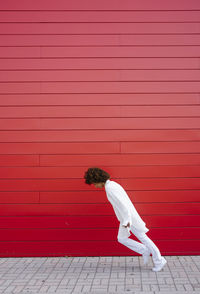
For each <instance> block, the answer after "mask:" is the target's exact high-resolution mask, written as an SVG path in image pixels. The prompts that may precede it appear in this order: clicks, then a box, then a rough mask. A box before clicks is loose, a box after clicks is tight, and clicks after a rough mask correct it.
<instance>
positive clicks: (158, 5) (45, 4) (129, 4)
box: [0, 0, 200, 11]
mask: <svg viewBox="0 0 200 294" xmlns="http://www.w3.org/2000/svg"><path fill="white" fill-rule="evenodd" d="M113 7H114V10H119V11H123V10H149V11H152V10H155V11H157V10H161V11H162V10H189V11H190V10H198V9H200V3H199V2H198V1H196V0H190V1H189V2H188V1H187V0H182V1H181V2H179V1H176V2H175V1H173V0H168V1H167V2H160V1H159V0H151V1H150V2H148V1H145V0H142V1H140V2H136V3H135V2H133V1H131V0H127V1H126V2H116V1H114V0H111V1H109V2H107V1H106V0H102V1H101V2H99V1H98V0H93V1H90V0H85V1H84V2H82V1H81V0H76V1H74V2H68V1H65V0H59V1H56V2H49V1H48V0H43V1H42V2H41V1H39V0H35V1H34V2H32V1H30V0H28V1H26V2H19V3H16V2H15V1H14V0H7V1H6V2H1V3H0V9H1V10H22V11H24V10H81V11H85V10H100V11H101V10H108V11H110V10H111V11H112V10H113Z"/></svg>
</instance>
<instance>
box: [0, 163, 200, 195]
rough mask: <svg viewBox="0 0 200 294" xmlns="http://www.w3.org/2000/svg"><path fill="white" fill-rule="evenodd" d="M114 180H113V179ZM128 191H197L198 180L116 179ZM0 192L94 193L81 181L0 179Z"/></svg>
mask: <svg viewBox="0 0 200 294" xmlns="http://www.w3.org/2000/svg"><path fill="white" fill-rule="evenodd" d="M107 171H108V172H109V168H107ZM113 180H114V179H113ZM117 180H118V182H119V183H120V184H122V185H124V186H125V187H124V189H127V188H128V189H129V190H140V189H141V190H148V191H149V190H174V189H177V190H191V191H192V190H199V189H200V182H199V179H198V178H139V179H138V178H134V179H117ZM0 184H1V185H0V187H1V189H0V191H41V192H42V191H51V189H52V191H65V190H68V191H71V190H76V191H86V190H90V189H91V191H96V189H95V188H93V185H91V187H88V185H86V184H85V183H84V180H83V179H68V178H66V179H34V178H32V179H30V180H29V179H24V180H23V179H20V180H19V179H16V180H15V179H9V180H8V179H1V180H0Z"/></svg>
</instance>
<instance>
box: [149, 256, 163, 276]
mask: <svg viewBox="0 0 200 294" xmlns="http://www.w3.org/2000/svg"><path fill="white" fill-rule="evenodd" d="M166 263H167V260H166V259H165V258H164V257H163V256H162V259H161V263H160V264H159V265H156V266H155V267H153V268H152V271H153V272H159V271H160V270H161V269H162V268H163V267H164V265H165V264H166Z"/></svg>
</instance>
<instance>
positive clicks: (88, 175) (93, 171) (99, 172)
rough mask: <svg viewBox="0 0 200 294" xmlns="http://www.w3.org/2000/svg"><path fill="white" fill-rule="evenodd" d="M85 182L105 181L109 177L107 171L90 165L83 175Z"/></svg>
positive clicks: (89, 183)
mask: <svg viewBox="0 0 200 294" xmlns="http://www.w3.org/2000/svg"><path fill="white" fill-rule="evenodd" d="M84 179H85V183H86V184H88V185H91V184H92V183H102V182H103V183H105V182H106V181H107V180H108V179H110V175H109V173H107V172H106V171H105V170H103V169H101V168H98V167H90V168H88V170H87V171H86V172H85V175H84Z"/></svg>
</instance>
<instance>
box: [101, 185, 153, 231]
mask: <svg viewBox="0 0 200 294" xmlns="http://www.w3.org/2000/svg"><path fill="white" fill-rule="evenodd" d="M104 188H105V191H106V195H107V198H108V200H109V202H110V203H111V204H112V206H113V209H114V212H115V214H116V216H117V218H118V220H119V222H120V227H119V232H118V237H129V236H130V235H131V234H130V230H131V226H132V228H133V229H134V228H135V229H136V230H137V231H139V232H144V233H146V232H148V231H149V229H148V228H147V227H146V224H145V222H144V221H143V220H142V219H141V217H140V216H139V214H138V212H137V211H136V209H135V207H134V205H133V203H132V202H131V200H130V198H129V196H128V195H127V193H126V191H125V190H124V188H123V187H122V186H121V185H120V184H119V183H117V182H115V181H111V180H109V179H108V180H107V181H106V182H105V186H104ZM128 223H130V227H127V228H125V227H123V226H124V225H125V226H126V225H127V224H128Z"/></svg>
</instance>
